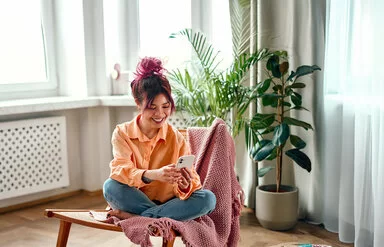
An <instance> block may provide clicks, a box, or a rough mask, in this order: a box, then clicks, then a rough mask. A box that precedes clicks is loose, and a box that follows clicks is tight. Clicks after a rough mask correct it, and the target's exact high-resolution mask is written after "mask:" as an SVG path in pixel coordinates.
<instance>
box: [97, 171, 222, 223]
mask: <svg viewBox="0 0 384 247" xmlns="http://www.w3.org/2000/svg"><path fill="white" fill-rule="evenodd" d="M103 193H104V198H105V200H106V201H107V202H108V203H109V205H110V206H111V207H112V208H113V209H120V210H122V211H125V212H128V213H132V214H136V215H141V216H146V217H151V218H161V217H168V218H171V219H175V220H180V221H183V220H191V219H195V218H197V217H200V216H202V215H206V214H209V213H211V212H212V211H213V210H214V209H215V206H216V196H215V194H213V193H212V192H211V191H209V190H204V189H201V190H197V191H195V192H193V193H192V194H191V196H190V197H189V198H188V199H186V200H180V199H179V198H176V197H175V198H172V199H170V200H168V201H166V202H165V203H163V204H160V205H157V204H156V203H155V202H153V201H151V200H150V199H149V198H148V197H147V195H145V194H144V193H143V192H142V191H141V190H139V189H137V188H135V187H130V186H128V185H127V184H122V183H120V182H118V181H116V180H113V179H111V178H108V179H107V180H106V181H105V182H104V186H103Z"/></svg>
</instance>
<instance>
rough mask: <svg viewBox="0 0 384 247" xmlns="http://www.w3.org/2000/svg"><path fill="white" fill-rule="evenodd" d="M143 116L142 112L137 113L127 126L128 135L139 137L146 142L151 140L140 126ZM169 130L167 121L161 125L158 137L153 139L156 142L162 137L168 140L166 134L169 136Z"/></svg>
mask: <svg viewBox="0 0 384 247" xmlns="http://www.w3.org/2000/svg"><path fill="white" fill-rule="evenodd" d="M140 117H141V114H139V115H137V116H136V118H135V119H132V121H130V122H129V123H128V128H127V133H128V136H129V137H130V138H131V139H139V141H140V142H146V141H151V139H149V138H148V137H147V136H146V135H144V134H143V132H141V130H140V127H139V119H140ZM167 130H168V123H167V122H166V123H165V124H163V126H161V128H160V129H159V132H158V133H157V135H156V137H155V138H154V139H152V140H154V141H155V142H158V141H159V140H160V139H162V140H164V141H166V140H165V139H166V136H167Z"/></svg>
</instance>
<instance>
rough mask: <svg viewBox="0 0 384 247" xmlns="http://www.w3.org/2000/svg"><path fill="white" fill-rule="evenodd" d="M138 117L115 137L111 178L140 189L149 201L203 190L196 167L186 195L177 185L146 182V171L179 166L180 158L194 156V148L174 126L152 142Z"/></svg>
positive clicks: (183, 196)
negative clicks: (176, 164) (177, 164)
mask: <svg viewBox="0 0 384 247" xmlns="http://www.w3.org/2000/svg"><path fill="white" fill-rule="evenodd" d="M139 118H140V115H138V116H137V117H136V118H135V119H133V120H132V121H130V122H126V123H122V124H119V125H117V126H116V128H115V130H114V131H113V134H112V141H111V142H112V147H113V157H114V158H113V160H112V161H111V162H110V164H109V166H110V168H111V174H110V178H112V179H114V180H117V181H119V182H120V183H124V184H128V185H129V186H133V187H136V188H138V189H140V190H141V191H142V192H144V193H145V194H146V195H147V196H148V197H149V199H151V200H157V201H160V202H166V201H167V200H169V199H171V198H173V197H175V196H176V197H179V198H180V199H182V200H184V199H187V198H188V197H189V196H190V195H191V194H192V193H193V192H194V191H196V190H198V189H200V188H201V183H200V177H199V175H198V174H197V172H196V170H195V168H193V169H192V174H193V179H192V181H191V185H190V187H189V191H186V192H183V191H181V190H180V189H179V187H178V186H177V184H169V183H165V182H160V181H152V182H151V183H149V184H146V183H144V182H143V181H142V179H141V178H142V175H143V173H144V171H146V170H151V169H157V168H161V167H163V166H166V165H169V164H175V163H176V162H177V159H178V158H179V157H180V156H182V155H186V154H190V148H189V145H188V143H187V142H186V140H185V138H184V137H183V135H182V134H181V133H180V132H178V131H177V130H175V129H174V128H173V127H172V126H171V125H169V124H168V123H165V124H164V125H163V126H162V127H161V128H160V129H159V132H158V133H157V136H155V137H154V138H152V139H149V138H148V137H146V136H145V135H144V134H143V133H142V132H141V130H140V128H139V126H138V123H137V122H138V119H139Z"/></svg>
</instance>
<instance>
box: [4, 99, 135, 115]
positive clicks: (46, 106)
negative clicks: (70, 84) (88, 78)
mask: <svg viewBox="0 0 384 247" xmlns="http://www.w3.org/2000/svg"><path fill="white" fill-rule="evenodd" d="M96 106H136V104H135V101H134V99H133V98H132V97H131V96H128V95H122V96H91V97H84V98H79V97H65V96H63V97H49V98H39V99H23V100H8V101H0V116H5V115H13V114H23V113H33V112H44V111H60V110H70V109H77V108H87V107H96Z"/></svg>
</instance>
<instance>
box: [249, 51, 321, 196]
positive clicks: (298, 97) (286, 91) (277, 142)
mask: <svg viewBox="0 0 384 247" xmlns="http://www.w3.org/2000/svg"><path fill="white" fill-rule="evenodd" d="M287 57H288V54H287V52H285V51H277V52H274V54H273V55H272V56H270V57H269V58H268V60H267V62H266V63H265V71H266V79H265V80H264V81H262V82H261V83H259V84H258V85H257V93H258V97H259V98H260V99H261V100H260V101H261V104H262V106H264V107H271V108H272V111H270V112H269V113H256V114H255V115H254V116H253V118H252V119H251V121H250V122H249V123H247V125H246V129H245V130H246V138H247V139H248V140H247V141H246V142H247V143H251V141H252V143H255V145H253V146H250V147H248V150H249V154H250V157H251V158H252V159H253V160H254V161H263V160H274V159H275V160H276V163H275V167H273V166H270V165H268V166H265V167H262V168H260V169H259V170H258V176H259V177H262V176H264V175H265V174H267V173H268V172H269V171H271V170H273V169H275V172H276V177H275V178H276V190H277V191H276V192H279V191H280V186H281V174H282V169H283V155H284V154H285V155H286V156H287V157H289V158H290V159H292V160H293V161H294V162H295V163H296V164H297V165H299V166H300V167H302V168H304V169H305V170H307V171H308V172H310V171H311V169H312V165H311V160H310V158H309V157H308V156H307V155H306V154H305V153H304V152H303V151H302V149H303V148H304V147H305V146H306V143H305V142H304V141H303V139H302V138H300V137H299V136H297V135H294V134H292V132H291V128H292V127H299V128H303V129H305V130H313V128H312V126H311V124H309V123H307V122H304V121H301V120H300V119H297V118H294V117H291V116H290V115H291V114H290V113H291V112H293V111H301V110H307V109H306V108H305V107H304V106H303V105H302V94H301V93H300V92H299V90H301V89H303V88H305V86H306V85H305V83H304V82H302V81H301V80H300V79H301V78H302V77H303V76H307V75H310V74H312V73H314V72H315V71H317V70H321V69H320V67H319V66H317V65H312V66H309V65H301V66H298V67H297V68H296V71H291V72H290V73H288V71H289V62H288V61H287ZM307 111H308V110H307ZM271 133H273V134H272V135H271Z"/></svg>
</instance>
